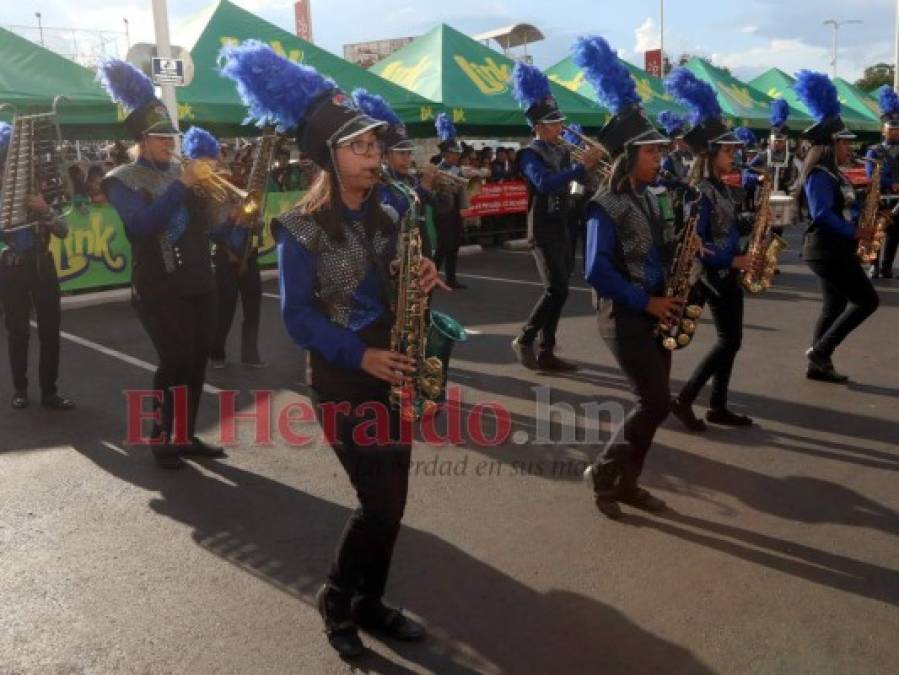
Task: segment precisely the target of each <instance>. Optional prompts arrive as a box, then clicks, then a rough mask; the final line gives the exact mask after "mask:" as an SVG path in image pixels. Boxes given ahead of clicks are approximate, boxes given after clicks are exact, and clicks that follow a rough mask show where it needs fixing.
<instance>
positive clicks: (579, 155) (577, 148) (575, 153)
mask: <svg viewBox="0 0 899 675" xmlns="http://www.w3.org/2000/svg"><path fill="white" fill-rule="evenodd" d="M562 131H563V132H568V133H569V134H571V135H572V136H575V137H577V139H578V140H579V141H580V142H581V143H582V144H583V145H576V144H575V143H572V142H571V141H569V140H567V139H566V138H565V137H564V136H559V145H560V146H562V147H563V148H565V149H566V150H568V152H569V153H570V154H571V157H572V159H574V161H576V162H583V159H584V152H585V151H586V150H590V149H593V148H599V149H600V150H602V152H603V154H604V155H606V156H608V153H607V152H606V149H605V148H604V147H603V146H602V145H601V144H600V143H597V142H596V141H594V140H593V139H592V138H590V137H589V136H585V135H584V134H582V133H580V132H578V131H575V130H574V129H572V128H571V127H562ZM595 171H596V173H597V174H599V176H600V178H603V177H605V176H607V175H609V174H610V173H611V172H612V164H611V162H608V161H606V160H604V159H601V160H600V161H599V164H598V165H597V167H596V169H595Z"/></svg>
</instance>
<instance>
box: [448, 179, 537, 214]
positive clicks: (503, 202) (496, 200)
mask: <svg viewBox="0 0 899 675" xmlns="http://www.w3.org/2000/svg"><path fill="white" fill-rule="evenodd" d="M527 210H528V188H527V184H526V183H525V182H524V181H523V180H510V181H504V182H502V183H485V184H484V186H483V187H482V188H481V191H480V192H479V193H478V194H476V195H475V196H474V197H472V198H471V203H470V205H469V207H468V208H467V209H465V210H464V211H462V216H463V217H464V218H475V217H479V216H503V215H506V214H510V213H526V212H527Z"/></svg>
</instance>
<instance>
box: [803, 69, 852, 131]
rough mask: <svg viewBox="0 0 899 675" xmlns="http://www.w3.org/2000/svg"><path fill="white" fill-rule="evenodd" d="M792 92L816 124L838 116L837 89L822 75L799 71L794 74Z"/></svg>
mask: <svg viewBox="0 0 899 675" xmlns="http://www.w3.org/2000/svg"><path fill="white" fill-rule="evenodd" d="M793 90H794V91H795V92H796V95H797V96H798V97H799V100H800V101H802V102H803V104H805V107H806V108H808V109H809V112H810V113H811V114H812V117H814V118H815V121H816V122H820V121H821V120H825V119H828V118H831V117H837V116H838V115H839V114H840V99H839V96H838V95H837V88H836V87H835V86H833V82H831V81H830V78H829V77H827V75H825V74H824V73H815V72H813V71H811V70H800V71H799V72H798V73H796V81H795V82H794V83H793Z"/></svg>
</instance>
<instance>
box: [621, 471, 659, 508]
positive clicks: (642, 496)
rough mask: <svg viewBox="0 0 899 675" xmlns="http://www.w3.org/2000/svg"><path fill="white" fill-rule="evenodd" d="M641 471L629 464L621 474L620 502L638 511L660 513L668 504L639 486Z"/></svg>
mask: <svg viewBox="0 0 899 675" xmlns="http://www.w3.org/2000/svg"><path fill="white" fill-rule="evenodd" d="M639 477H640V470H639V469H638V468H637V467H636V466H634V465H632V464H630V463H628V464H627V465H626V466H625V467H624V470H623V471H622V474H621V482H620V484H619V486H618V501H619V502H621V503H622V504H628V505H629V506H633V507H634V508H636V509H641V510H643V511H649V512H651V513H659V512H660V511H664V510H665V509H666V508H667V504H665V502H664V501H662V500H661V499H659V498H658V497H654V496H653V495H652V494H650V493H649V491H648V490H644V489H643V488H641V487H640V486H639V485H638V484H637V480H638V478H639Z"/></svg>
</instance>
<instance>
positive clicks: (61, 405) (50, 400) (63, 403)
mask: <svg viewBox="0 0 899 675" xmlns="http://www.w3.org/2000/svg"><path fill="white" fill-rule="evenodd" d="M41 406H43V407H44V408H49V409H50V410H74V409H75V402H74V401H71V400H69V399H67V398H65V397H63V396H60V395H59V394H53V395H52V396H45V397H43V398H42V399H41Z"/></svg>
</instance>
